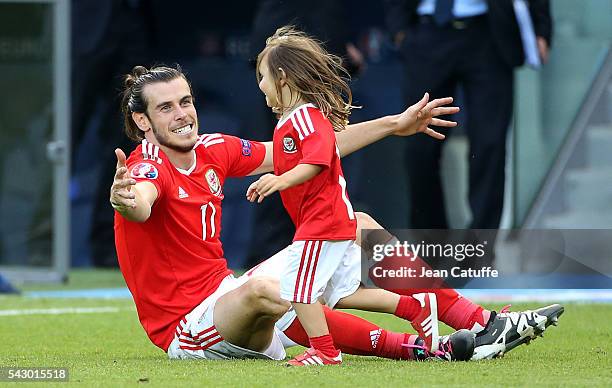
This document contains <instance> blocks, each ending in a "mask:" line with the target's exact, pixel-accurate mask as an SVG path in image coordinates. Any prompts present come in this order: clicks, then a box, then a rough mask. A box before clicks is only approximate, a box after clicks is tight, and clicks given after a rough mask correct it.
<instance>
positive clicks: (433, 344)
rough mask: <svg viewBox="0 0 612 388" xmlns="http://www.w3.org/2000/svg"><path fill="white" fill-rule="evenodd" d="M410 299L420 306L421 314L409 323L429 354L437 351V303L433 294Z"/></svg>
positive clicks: (429, 293) (438, 337)
mask: <svg viewBox="0 0 612 388" xmlns="http://www.w3.org/2000/svg"><path fill="white" fill-rule="evenodd" d="M412 297H413V298H414V299H416V300H418V301H419V303H420V304H421V312H420V313H419V314H418V315H417V317H416V318H415V319H414V320H413V321H412V322H410V324H411V325H412V327H413V328H414V330H416V331H417V332H418V333H419V337H420V338H422V339H423V340H424V341H425V347H426V348H427V350H428V351H429V352H432V353H435V352H436V351H437V350H438V347H439V342H440V334H439V332H438V301H437V299H436V294H434V293H433V292H428V293H421V294H414V295H412Z"/></svg>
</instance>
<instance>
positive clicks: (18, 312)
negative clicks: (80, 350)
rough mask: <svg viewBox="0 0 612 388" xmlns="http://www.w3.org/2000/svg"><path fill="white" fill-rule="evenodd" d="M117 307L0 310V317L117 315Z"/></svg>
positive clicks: (118, 309)
mask: <svg viewBox="0 0 612 388" xmlns="http://www.w3.org/2000/svg"><path fill="white" fill-rule="evenodd" d="M119 311H121V309H120V308H118V307H67V308H51V309H27V310H0V317H8V316H17V315H60V314H94V313H118V312H119Z"/></svg>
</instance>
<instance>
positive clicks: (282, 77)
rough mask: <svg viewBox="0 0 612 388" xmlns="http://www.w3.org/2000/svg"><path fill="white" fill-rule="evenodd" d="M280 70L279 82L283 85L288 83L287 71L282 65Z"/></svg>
mask: <svg viewBox="0 0 612 388" xmlns="http://www.w3.org/2000/svg"><path fill="white" fill-rule="evenodd" d="M278 71H279V72H280V79H279V83H280V86H281V87H283V86H285V85H286V84H287V73H285V70H283V68H282V67H279V68H278Z"/></svg>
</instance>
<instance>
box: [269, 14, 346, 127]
mask: <svg viewBox="0 0 612 388" xmlns="http://www.w3.org/2000/svg"><path fill="white" fill-rule="evenodd" d="M266 56H267V60H268V69H269V71H270V74H271V76H272V78H273V80H274V84H275V85H276V91H277V95H278V98H279V102H280V104H281V105H282V106H284V102H283V101H281V100H282V93H281V86H280V79H281V76H282V73H281V71H280V69H281V68H282V69H283V71H284V72H285V74H286V82H287V84H288V86H289V89H290V90H291V93H292V100H293V93H294V92H296V93H298V94H299V97H301V98H302V99H303V100H305V101H307V102H310V103H312V104H314V105H315V106H316V107H317V108H319V109H320V110H321V112H323V114H324V115H325V116H326V117H327V118H328V120H329V121H330V122H331V124H332V126H333V128H334V130H335V131H342V130H343V129H344V128H345V126H346V125H347V124H348V117H349V115H350V114H351V109H353V108H356V107H355V106H353V105H352V102H353V95H352V93H351V89H350V88H349V86H348V83H347V81H348V80H350V76H349V74H348V72H347V71H346V70H345V69H344V67H342V59H341V58H340V57H338V56H337V55H333V54H330V53H328V52H327V51H326V50H325V49H324V48H323V45H322V44H321V42H319V41H317V40H316V39H314V38H312V37H310V36H308V35H307V34H305V33H304V32H301V31H298V30H297V29H295V27H293V26H285V27H281V28H279V29H278V30H276V32H275V33H274V35H272V36H271V37H269V38H268V39H266V47H265V48H264V49H263V50H262V51H261V52H260V53H259V55H258V56H257V82H259V81H261V74H260V72H259V68H260V66H261V61H262V59H263V58H264V57H266Z"/></svg>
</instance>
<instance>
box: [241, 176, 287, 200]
mask: <svg viewBox="0 0 612 388" xmlns="http://www.w3.org/2000/svg"><path fill="white" fill-rule="evenodd" d="M288 187H289V183H288V182H287V181H286V180H285V179H284V178H283V177H282V176H278V175H274V174H266V175H264V176H262V177H261V178H259V179H258V180H257V181H255V182H253V183H251V185H250V186H249V188H248V189H247V193H246V197H247V199H248V200H249V201H250V202H255V201H256V200H257V203H261V202H262V201H263V200H264V198H265V197H267V196H269V195H272V194H273V193H275V192H277V191H283V190H285V189H287V188H288Z"/></svg>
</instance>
